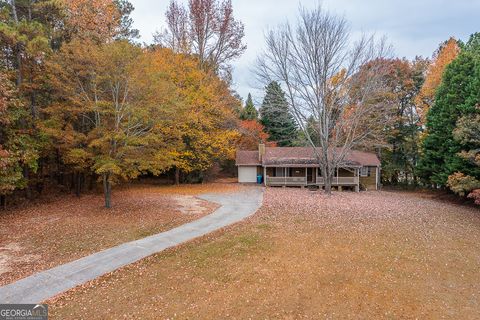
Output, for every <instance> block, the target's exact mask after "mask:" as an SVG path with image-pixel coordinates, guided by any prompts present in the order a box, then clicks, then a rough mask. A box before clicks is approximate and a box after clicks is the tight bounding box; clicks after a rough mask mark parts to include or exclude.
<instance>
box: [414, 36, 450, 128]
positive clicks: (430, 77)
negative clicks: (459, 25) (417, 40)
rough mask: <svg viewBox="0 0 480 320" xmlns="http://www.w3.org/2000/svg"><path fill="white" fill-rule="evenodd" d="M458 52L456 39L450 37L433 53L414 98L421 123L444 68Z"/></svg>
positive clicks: (430, 104)
mask: <svg viewBox="0 0 480 320" xmlns="http://www.w3.org/2000/svg"><path fill="white" fill-rule="evenodd" d="M459 53H460V47H459V46H458V42H457V40H455V39H454V38H450V39H449V40H448V41H446V42H445V43H443V44H442V45H441V46H440V48H439V49H438V50H437V52H436V53H435V54H434V58H433V61H432V63H431V64H430V66H429V67H428V70H427V75H426V78H425V82H424V83H423V86H422V88H421V90H420V92H419V93H418V95H417V97H416V99H415V103H416V104H417V105H418V111H419V114H420V118H421V120H422V123H425V119H426V116H427V113H428V110H429V109H430V107H431V106H432V105H433V102H434V100H435V92H436V90H437V88H438V86H439V85H440V83H441V82H442V76H443V72H444V71H445V68H446V67H447V66H448V65H449V64H450V63H451V62H452V61H453V60H454V59H455V58H456V57H457V56H458V54H459Z"/></svg>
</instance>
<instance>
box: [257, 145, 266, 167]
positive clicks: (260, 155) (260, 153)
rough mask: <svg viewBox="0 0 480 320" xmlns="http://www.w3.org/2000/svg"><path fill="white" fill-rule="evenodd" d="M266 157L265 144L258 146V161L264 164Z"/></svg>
mask: <svg viewBox="0 0 480 320" xmlns="http://www.w3.org/2000/svg"><path fill="white" fill-rule="evenodd" d="M264 155H265V144H263V143H260V144H259V145H258V161H260V162H262V160H263V156H264Z"/></svg>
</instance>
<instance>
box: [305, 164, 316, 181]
mask: <svg viewBox="0 0 480 320" xmlns="http://www.w3.org/2000/svg"><path fill="white" fill-rule="evenodd" d="M313 172H314V170H313V168H307V183H315V181H314V180H313V179H314V176H315V175H314V174H313Z"/></svg>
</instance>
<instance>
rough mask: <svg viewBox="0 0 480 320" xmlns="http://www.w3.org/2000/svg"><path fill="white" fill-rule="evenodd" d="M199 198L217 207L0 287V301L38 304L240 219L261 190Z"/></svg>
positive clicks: (247, 213)
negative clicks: (157, 232) (194, 219)
mask: <svg viewBox="0 0 480 320" xmlns="http://www.w3.org/2000/svg"><path fill="white" fill-rule="evenodd" d="M200 198H202V199H205V200H207V201H211V202H215V203H217V204H219V205H220V208H218V209H217V210H215V211H214V212H213V213H212V214H210V215H208V216H205V217H203V218H201V219H199V220H196V221H193V222H190V223H187V224H184V225H182V226H180V227H177V228H174V229H172V230H169V231H166V232H162V233H159V234H156V235H153V236H150V237H147V238H144V239H140V240H136V241H132V242H128V243H124V244H121V245H119V246H116V247H113V248H110V249H107V250H103V251H100V252H97V253H95V254H92V255H89V256H87V257H84V258H81V259H78V260H75V261H72V262H70V263H67V264H64V265H60V266H58V267H55V268H52V269H50V270H46V271H43V272H40V273H37V274H34V275H32V276H30V277H27V278H24V279H22V280H19V281H16V282H14V283H11V284H9V285H6V286H3V287H0V303H40V302H42V301H44V300H47V299H49V298H51V297H54V296H56V295H58V294H60V293H62V292H64V291H67V290H69V289H72V288H74V287H76V286H78V285H81V284H83V283H85V282H87V281H90V280H93V279H95V278H97V277H100V276H101V275H104V274H106V273H109V272H112V271H114V270H116V269H118V268H121V267H123V266H125V265H128V264H131V263H133V262H136V261H138V260H140V259H143V258H145V257H148V256H150V255H152V254H154V253H158V252H161V251H163V250H165V249H168V248H171V247H174V246H177V245H179V244H181V243H184V242H186V241H189V240H192V239H195V238H197V237H201V236H203V235H206V234H208V233H210V232H212V231H215V230H219V229H221V228H223V227H226V226H228V225H231V224H234V223H236V222H239V221H241V220H243V219H245V218H247V217H248V216H251V215H252V214H254V213H255V212H256V211H257V209H258V208H259V207H260V206H261V204H262V200H263V189H262V188H260V187H251V188H246V189H243V190H242V191H241V192H235V193H225V194H205V195H201V196H200Z"/></svg>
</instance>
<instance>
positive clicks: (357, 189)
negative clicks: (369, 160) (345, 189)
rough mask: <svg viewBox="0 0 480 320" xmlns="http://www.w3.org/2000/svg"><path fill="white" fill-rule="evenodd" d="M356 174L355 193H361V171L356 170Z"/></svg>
mask: <svg viewBox="0 0 480 320" xmlns="http://www.w3.org/2000/svg"><path fill="white" fill-rule="evenodd" d="M355 174H356V175H357V185H356V186H355V192H360V169H358V168H357V169H355Z"/></svg>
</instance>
